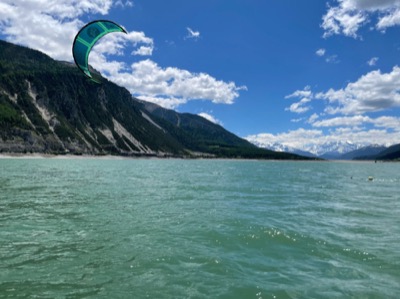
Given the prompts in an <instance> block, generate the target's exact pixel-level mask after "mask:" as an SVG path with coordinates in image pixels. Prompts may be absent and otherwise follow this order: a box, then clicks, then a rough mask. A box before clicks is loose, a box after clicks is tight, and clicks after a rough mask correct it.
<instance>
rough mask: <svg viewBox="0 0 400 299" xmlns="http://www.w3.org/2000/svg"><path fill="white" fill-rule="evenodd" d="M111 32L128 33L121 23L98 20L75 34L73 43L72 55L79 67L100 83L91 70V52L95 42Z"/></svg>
mask: <svg viewBox="0 0 400 299" xmlns="http://www.w3.org/2000/svg"><path fill="white" fill-rule="evenodd" d="M111 32H124V33H127V32H126V30H125V29H124V28H122V27H121V26H120V25H118V24H116V23H114V22H111V21H106V20H97V21H93V22H90V23H88V24H86V25H85V26H84V27H82V29H81V30H79V32H78V34H77V35H76V36H75V40H74V43H73V45H72V55H73V56H74V60H75V63H76V65H77V66H78V68H79V69H80V70H81V71H82V72H83V73H84V74H85V75H86V76H87V77H88V78H90V79H91V80H92V81H94V82H97V83H99V82H98V81H97V80H96V79H94V78H93V76H92V74H91V73H90V71H89V64H88V59H89V53H90V51H91V50H92V48H93V46H94V45H95V43H96V42H97V41H98V40H99V39H100V38H102V37H103V36H104V35H106V34H108V33H111Z"/></svg>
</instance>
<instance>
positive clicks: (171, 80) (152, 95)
mask: <svg viewBox="0 0 400 299" xmlns="http://www.w3.org/2000/svg"><path fill="white" fill-rule="evenodd" d="M102 65H104V63H99V67H102ZM101 71H105V72H108V73H109V74H110V75H109V78H110V79H111V80H112V81H114V82H116V83H117V84H120V85H122V86H125V87H126V88H128V89H129V90H130V91H131V92H132V93H133V94H135V95H137V96H138V97H139V98H141V99H144V100H149V101H152V102H155V103H157V104H159V105H161V106H163V107H167V108H176V107H177V106H178V105H181V104H183V103H186V102H187V101H190V100H199V99H201V100H210V101H212V102H213V103H216V104H232V103H233V102H234V100H235V98H237V97H238V96H239V91H240V90H246V87H245V86H239V87H238V86H236V84H235V83H234V82H224V81H221V80H217V79H215V78H214V77H212V76H210V75H208V74H205V73H192V72H190V71H187V70H182V69H178V68H175V67H166V68H162V67H160V66H159V65H158V64H157V63H156V62H154V61H151V60H149V59H147V60H142V61H139V62H136V63H133V64H132V65H131V66H130V68H129V70H127V69H125V70H122V67H121V69H113V68H112V66H111V65H110V66H107V68H105V69H101Z"/></svg>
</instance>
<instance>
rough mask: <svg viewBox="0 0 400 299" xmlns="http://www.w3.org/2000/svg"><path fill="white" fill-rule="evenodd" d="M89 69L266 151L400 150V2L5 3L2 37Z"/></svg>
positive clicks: (68, 0)
mask: <svg viewBox="0 0 400 299" xmlns="http://www.w3.org/2000/svg"><path fill="white" fill-rule="evenodd" d="M97 19H106V20H111V21H114V22H116V23H118V24H120V25H121V26H123V27H124V28H125V29H126V30H127V32H128V34H123V33H111V34H109V35H107V36H105V37H103V38H102V39H101V40H100V41H99V42H98V43H97V44H96V45H95V47H94V48H93V51H92V52H91V54H90V56H89V63H90V64H91V65H92V66H94V67H95V68H96V69H97V70H99V71H101V73H102V74H103V75H104V76H106V77H107V78H108V79H109V80H111V81H113V82H115V83H117V84H118V85H120V86H124V87H126V88H127V89H128V90H129V91H130V92H131V93H132V95H134V96H136V97H138V98H140V99H143V100H147V101H151V102H154V103H157V104H159V105H161V106H163V107H166V108H170V109H174V110H176V111H178V112H189V113H194V114H199V115H201V116H203V117H205V118H207V119H209V120H211V121H213V122H215V123H218V124H220V125H222V126H223V127H224V128H226V129H227V130H229V131H231V132H233V133H235V134H236V135H238V136H240V137H244V138H247V139H248V140H250V141H252V142H257V143H258V144H264V145H267V144H270V143H281V144H284V145H287V146H291V147H294V148H298V149H303V150H308V149H310V148H311V147H314V146H315V145H319V144H322V143H325V142H336V141H350V142H353V143H359V144H365V145H366V144H371V143H372V144H386V145H390V144H396V143H400V0H330V1H328V0H306V1H299V0H279V1H266V0H191V1H188V0H168V1H165V0H62V1H61V0H2V1H1V2H0V39H3V40H7V41H10V42H13V43H16V44H20V45H24V46H28V47H30V48H33V49H37V50H40V51H42V52H44V53H46V54H48V55H49V56H51V57H52V58H54V59H57V60H65V61H73V58H72V50H71V47H72V43H73V40H74V37H75V35H76V33H77V32H78V31H79V29H80V28H81V27H82V26H84V25H85V24H86V23H88V22H90V21H93V20H97Z"/></svg>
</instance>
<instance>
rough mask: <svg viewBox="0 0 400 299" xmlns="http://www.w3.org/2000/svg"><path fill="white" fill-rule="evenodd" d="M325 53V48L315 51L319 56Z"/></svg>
mask: <svg viewBox="0 0 400 299" xmlns="http://www.w3.org/2000/svg"><path fill="white" fill-rule="evenodd" d="M325 53H326V50H325V49H318V50H317V51H316V52H315V54H316V55H317V56H320V57H322V56H324V55H325Z"/></svg>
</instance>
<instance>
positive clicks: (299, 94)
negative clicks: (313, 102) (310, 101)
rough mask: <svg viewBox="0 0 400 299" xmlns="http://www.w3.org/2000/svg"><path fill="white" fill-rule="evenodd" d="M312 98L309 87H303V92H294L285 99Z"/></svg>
mask: <svg viewBox="0 0 400 299" xmlns="http://www.w3.org/2000/svg"><path fill="white" fill-rule="evenodd" d="M312 96H313V93H312V91H311V87H310V86H306V87H304V89H303V90H296V91H295V92H293V93H292V94H290V95H287V96H286V97H285V99H291V98H310V97H312Z"/></svg>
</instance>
